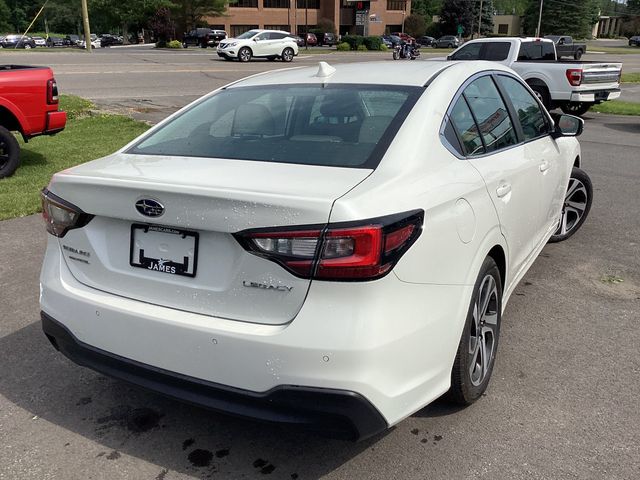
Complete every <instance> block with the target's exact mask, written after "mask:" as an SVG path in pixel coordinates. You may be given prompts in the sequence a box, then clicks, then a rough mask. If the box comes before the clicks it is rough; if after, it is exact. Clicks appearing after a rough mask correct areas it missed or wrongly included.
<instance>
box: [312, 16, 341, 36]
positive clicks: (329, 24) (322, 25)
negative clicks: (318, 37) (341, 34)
mask: <svg viewBox="0 0 640 480" xmlns="http://www.w3.org/2000/svg"><path fill="white" fill-rule="evenodd" d="M315 30H317V31H318V33H321V34H322V33H333V34H334V35H335V34H336V24H335V23H333V20H331V19H330V18H321V19H320V20H318V24H317V25H316V28H315Z"/></svg>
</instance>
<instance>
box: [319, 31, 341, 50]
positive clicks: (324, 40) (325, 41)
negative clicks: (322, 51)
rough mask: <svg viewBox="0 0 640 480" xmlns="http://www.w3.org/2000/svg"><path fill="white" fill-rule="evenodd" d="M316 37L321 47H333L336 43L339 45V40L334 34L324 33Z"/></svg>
mask: <svg viewBox="0 0 640 480" xmlns="http://www.w3.org/2000/svg"><path fill="white" fill-rule="evenodd" d="M314 36H315V37H316V43H317V45H318V46H321V47H322V46H327V47H332V46H334V45H335V44H336V43H338V40H337V38H336V36H335V35H334V34H333V33H328V32H326V33H322V34H319V35H314Z"/></svg>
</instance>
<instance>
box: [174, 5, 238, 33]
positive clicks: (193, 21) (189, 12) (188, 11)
mask: <svg viewBox="0 0 640 480" xmlns="http://www.w3.org/2000/svg"><path fill="white" fill-rule="evenodd" d="M231 3H233V2H231ZM228 4H229V1H228V0H173V8H172V10H173V13H174V15H175V17H176V18H177V19H178V22H177V23H178V26H179V27H180V28H182V30H183V31H185V32H186V31H188V30H191V29H192V28H196V27H198V26H200V25H205V24H206V22H204V18H205V17H219V16H222V15H223V14H224V12H225V11H226V10H227V5H228Z"/></svg>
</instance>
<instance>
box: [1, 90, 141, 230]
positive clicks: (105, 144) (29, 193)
mask: <svg viewBox="0 0 640 480" xmlns="http://www.w3.org/2000/svg"><path fill="white" fill-rule="evenodd" d="M92 106H93V105H92V104H91V102H89V101H87V100H84V99H82V98H79V97H74V96H69V95H63V96H62V97H61V99H60V108H61V109H62V110H65V111H66V112H67V113H68V114H69V119H68V121H67V126H66V128H65V129H64V130H63V131H62V132H60V133H59V134H57V135H55V136H53V137H49V136H43V137H36V138H34V139H32V140H30V141H29V143H27V144H25V143H24V142H23V141H22V140H20V146H21V148H22V151H21V165H20V167H18V170H17V171H16V173H15V174H14V175H13V176H12V177H9V178H4V179H2V180H0V220H6V219H8V218H13V217H21V216H25V215H31V214H33V213H36V212H39V211H40V210H41V209H40V190H41V189H42V188H43V187H45V186H46V185H47V184H48V183H49V179H50V178H51V176H52V175H53V174H54V173H56V172H58V171H60V170H63V169H65V168H69V167H72V166H74V165H78V164H80V163H84V162H87V161H89V160H93V159H96V158H99V157H103V156H105V155H108V154H110V153H113V152H114V151H116V150H117V149H119V148H120V147H122V146H123V145H125V144H126V143H128V142H129V141H131V140H133V139H134V138H135V137H137V136H138V135H140V134H141V133H142V132H144V131H145V130H146V129H147V128H149V127H148V126H147V125H146V124H144V123H142V122H137V121H135V120H132V119H130V118H128V117H124V116H120V115H88V111H89V109H91V108H92Z"/></svg>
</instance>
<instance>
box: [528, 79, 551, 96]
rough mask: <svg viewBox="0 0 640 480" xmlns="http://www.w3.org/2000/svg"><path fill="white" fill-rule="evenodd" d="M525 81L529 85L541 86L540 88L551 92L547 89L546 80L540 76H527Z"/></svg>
mask: <svg viewBox="0 0 640 480" xmlns="http://www.w3.org/2000/svg"><path fill="white" fill-rule="evenodd" d="M525 82H526V83H527V85H529V86H530V87H542V88H545V89H546V90H547V92H548V93H551V92H550V90H549V85H547V82H545V81H544V80H542V79H541V78H538V77H532V78H527V79H526V80H525Z"/></svg>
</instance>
